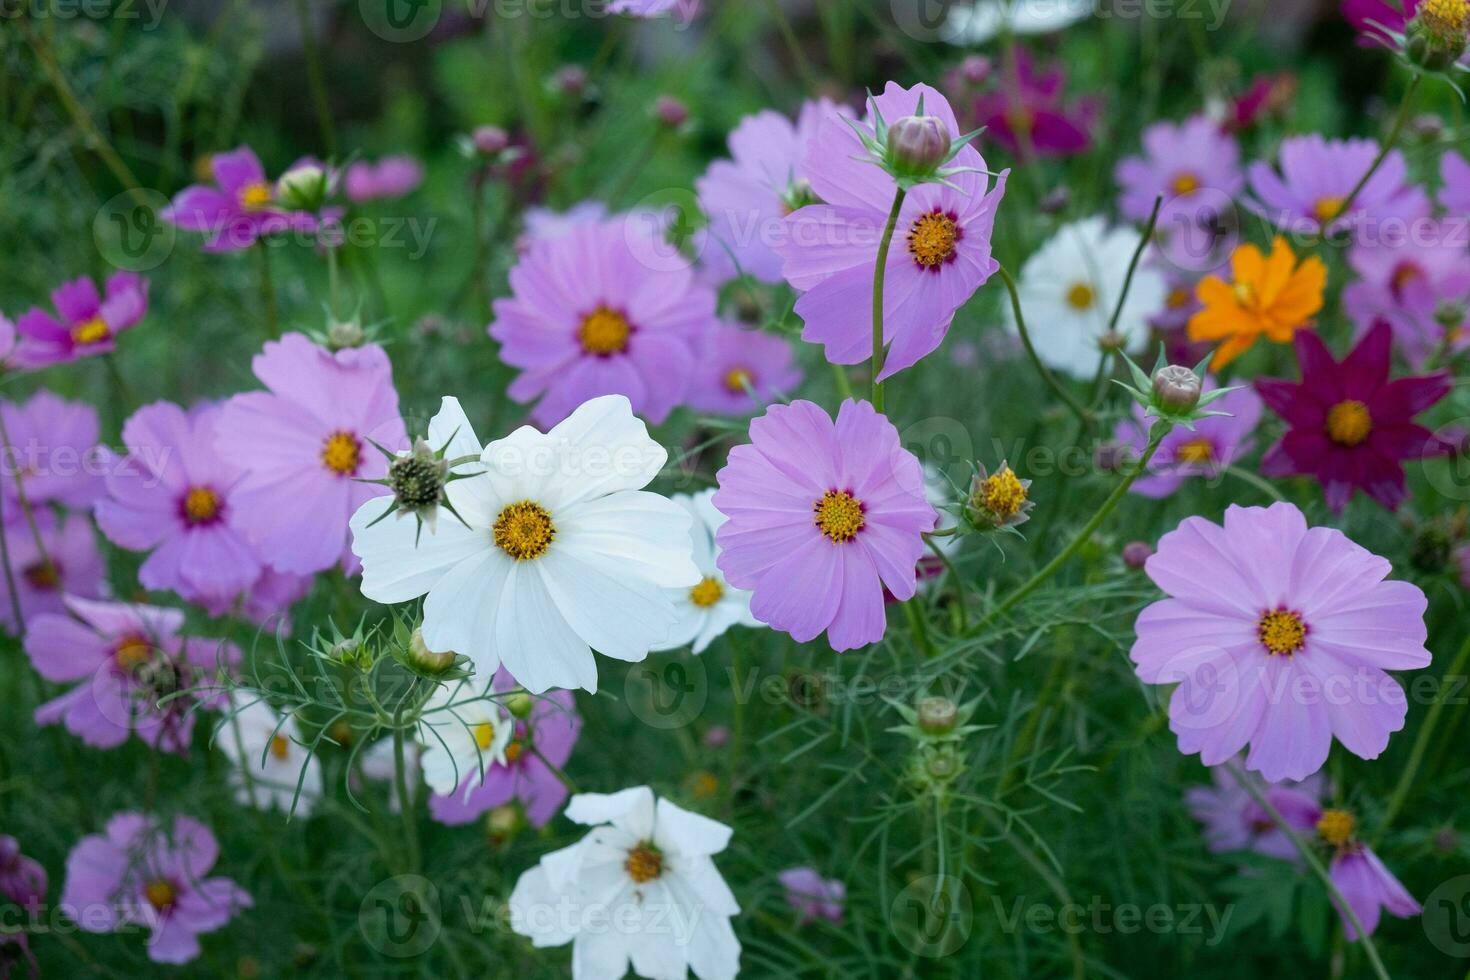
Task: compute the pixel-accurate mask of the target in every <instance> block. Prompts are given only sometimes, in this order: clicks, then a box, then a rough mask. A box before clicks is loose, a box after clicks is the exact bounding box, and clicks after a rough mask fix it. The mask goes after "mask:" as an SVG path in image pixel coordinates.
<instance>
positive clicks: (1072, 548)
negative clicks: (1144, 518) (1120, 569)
mask: <svg viewBox="0 0 1470 980" xmlns="http://www.w3.org/2000/svg"><path fill="white" fill-rule="evenodd" d="M1171 428H1173V426H1172V425H1170V424H1169V423H1167V422H1164V421H1162V420H1160V421H1158V422H1155V423H1154V435H1153V438H1151V439H1150V440H1149V443H1148V448H1147V449H1145V450H1144V452H1143V456H1142V457H1141V458H1140V459H1139V460H1138V465H1137V466H1135V467H1134V468H1133V470H1132V471H1131V472H1130V473H1129V474H1128V476H1127V477H1126V478H1125V479H1124V480H1123V481H1122V482H1121V483H1119V484H1118V485H1117V486H1116V487H1114V488H1113V492H1112V493H1111V494H1109V495H1108V499H1107V500H1104V501H1103V504H1102V506H1101V507H1099V508H1098V509H1097V513H1095V514H1093V515H1092V520H1090V521H1088V522H1087V525H1086V526H1085V527H1083V528H1082V530H1081V531H1079V532H1078V533H1077V536H1076V537H1075V538H1073V539H1072V543H1071V544H1069V545H1067V547H1066V548H1064V549H1062V551H1061V552H1060V553H1058V554H1057V556H1056V557H1055V558H1053V559H1052V560H1051V561H1049V562H1047V563H1046V565H1045V566H1044V567H1043V568H1042V569H1041V570H1040V571H1038V572H1037V573H1036V574H1035V575H1033V576H1031V578H1029V579H1027V580H1026V582H1025V584H1023V585H1022V586H1021V587H1020V588H1018V589H1016V590H1015V591H1014V592H1012V593H1011V594H1010V595H1008V596H1006V597H1005V599H1004V600H1002V601H1001V603H1000V604H999V605H997V606H994V607H992V608H991V610H990V611H989V612H988V613H986V614H985V615H984V617H982V618H981V620H980V622H979V624H978V625H979V626H981V627H984V626H985V625H986V624H988V623H990V622H991V621H993V620H994V619H996V617H998V616H1000V615H1001V614H1002V613H1004V612H1006V611H1007V610H1009V609H1011V608H1012V607H1014V606H1015V605H1016V604H1017V603H1018V602H1020V601H1021V600H1022V599H1024V598H1026V597H1027V596H1028V595H1030V594H1031V593H1032V592H1035V591H1036V590H1037V589H1038V588H1040V587H1041V585H1042V584H1043V583H1045V582H1046V580H1047V579H1049V578H1051V577H1052V576H1053V575H1055V574H1056V573H1057V570H1058V569H1060V568H1061V567H1062V566H1063V565H1065V564H1066V563H1067V560H1068V559H1069V558H1071V557H1072V555H1074V554H1076V552H1077V549H1078V548H1081V547H1082V545H1083V543H1084V542H1086V541H1087V539H1088V538H1090V537H1092V535H1093V533H1094V532H1095V531H1096V530H1097V529H1098V528H1099V527H1101V526H1102V523H1103V521H1105V520H1107V519H1108V515H1109V514H1111V513H1112V512H1113V510H1114V509H1115V508H1116V507H1117V506H1118V504H1119V503H1121V502H1122V500H1123V497H1124V495H1125V494H1127V493H1128V488H1129V487H1131V486H1133V481H1134V480H1137V479H1138V478H1139V476H1141V475H1142V474H1143V471H1144V470H1145V469H1146V468H1147V467H1148V462H1149V460H1151V459H1153V455H1154V453H1155V452H1157V451H1158V448H1159V443H1160V442H1161V441H1163V438H1164V436H1165V435H1167V434H1168V432H1169V430H1170V429H1171Z"/></svg>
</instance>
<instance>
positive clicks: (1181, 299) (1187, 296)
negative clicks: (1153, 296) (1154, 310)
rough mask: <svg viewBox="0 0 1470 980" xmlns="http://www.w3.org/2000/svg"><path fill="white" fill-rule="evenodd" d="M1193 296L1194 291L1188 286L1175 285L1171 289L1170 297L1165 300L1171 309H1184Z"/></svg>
mask: <svg viewBox="0 0 1470 980" xmlns="http://www.w3.org/2000/svg"><path fill="white" fill-rule="evenodd" d="M1193 298H1194V293H1192V292H1190V291H1189V289H1188V288H1186V287H1184V286H1175V287H1174V288H1173V289H1171V290H1169V298H1168V299H1166V300H1165V301H1164V302H1165V304H1166V305H1167V306H1168V307H1169V309H1171V310H1182V309H1183V308H1184V307H1186V306H1188V305H1189V301H1190V300H1191V299H1193Z"/></svg>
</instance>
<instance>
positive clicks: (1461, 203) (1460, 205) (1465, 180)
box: [1439, 153, 1470, 218]
mask: <svg viewBox="0 0 1470 980" xmlns="http://www.w3.org/2000/svg"><path fill="white" fill-rule="evenodd" d="M1439 204H1440V207H1442V208H1444V209H1445V211H1446V212H1447V213H1449V214H1450V215H1452V216H1454V217H1457V218H1467V217H1470V162H1467V161H1466V160H1465V158H1464V157H1462V156H1460V154H1458V153H1446V154H1445V155H1444V156H1442V157H1440V158H1439Z"/></svg>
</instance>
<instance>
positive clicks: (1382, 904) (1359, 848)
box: [1327, 843, 1424, 943]
mask: <svg viewBox="0 0 1470 980" xmlns="http://www.w3.org/2000/svg"><path fill="white" fill-rule="evenodd" d="M1327 873H1328V876H1329V877H1331V878H1332V883H1333V884H1334V885H1336V886H1337V890H1338V891H1339V892H1341V893H1342V897H1343V898H1345V899H1346V900H1347V903H1348V905H1349V906H1350V907H1351V908H1352V910H1353V914H1354V915H1356V916H1357V917H1358V921H1359V922H1361V923H1362V924H1363V928H1364V929H1365V930H1366V931H1367V932H1368V934H1369V935H1372V934H1373V931H1374V930H1375V929H1377V928H1378V921H1379V919H1380V918H1381V917H1382V915H1383V910H1384V909H1387V910H1388V911H1389V914H1391V915H1396V916H1398V917H1399V918H1401V919H1408V918H1412V917H1414V916H1416V915H1418V914H1419V913H1420V912H1422V911H1424V910H1423V909H1422V908H1421V907H1420V905H1419V903H1418V902H1417V901H1415V899H1414V896H1413V895H1410V894H1409V890H1408V889H1407V888H1405V887H1404V886H1403V883H1402V882H1400V881H1399V880H1398V879H1397V878H1395V877H1394V875H1393V872H1392V871H1389V870H1388V868H1386V867H1384V864H1383V862H1382V861H1381V860H1379V858H1378V855H1377V854H1374V853H1373V849H1372V848H1370V847H1368V846H1367V845H1366V844H1362V843H1354V844H1352V845H1350V846H1348V847H1343V848H1340V849H1339V850H1338V852H1337V854H1336V855H1335V856H1334V857H1333V858H1332V864H1331V865H1330V866H1329V867H1328V869H1327ZM1333 904H1334V905H1336V904H1337V902H1336V900H1335V899H1334V900H1333ZM1338 913H1339V914H1340V915H1341V914H1342V909H1340V908H1339V909H1338ZM1342 931H1343V935H1344V936H1346V937H1347V940H1348V942H1350V943H1351V942H1357V941H1358V939H1359V936H1358V930H1357V929H1355V928H1353V924H1352V923H1351V922H1349V921H1348V917H1347V916H1346V915H1343V916H1342Z"/></svg>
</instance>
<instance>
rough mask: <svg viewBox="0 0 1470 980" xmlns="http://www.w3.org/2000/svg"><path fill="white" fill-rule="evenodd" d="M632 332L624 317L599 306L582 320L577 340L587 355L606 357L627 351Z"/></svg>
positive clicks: (631, 327) (630, 325)
mask: <svg viewBox="0 0 1470 980" xmlns="http://www.w3.org/2000/svg"><path fill="white" fill-rule="evenodd" d="M632 332H633V326H632V324H630V323H629V322H628V318H627V317H626V316H624V315H623V314H621V313H619V312H617V311H616V310H610V309H608V308H607V307H606V306H599V307H597V308H596V309H595V310H593V311H592V312H591V313H589V314H587V315H586V316H585V317H583V318H582V326H581V327H580V328H578V330H577V338H578V339H579V340H580V341H581V342H582V349H583V350H584V351H586V352H587V353H589V354H596V355H597V356H599V357H608V356H610V355H612V354H621V353H622V352H623V351H625V350H627V349H628V337H629V335H630V334H632Z"/></svg>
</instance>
